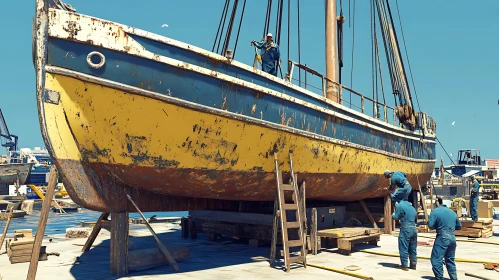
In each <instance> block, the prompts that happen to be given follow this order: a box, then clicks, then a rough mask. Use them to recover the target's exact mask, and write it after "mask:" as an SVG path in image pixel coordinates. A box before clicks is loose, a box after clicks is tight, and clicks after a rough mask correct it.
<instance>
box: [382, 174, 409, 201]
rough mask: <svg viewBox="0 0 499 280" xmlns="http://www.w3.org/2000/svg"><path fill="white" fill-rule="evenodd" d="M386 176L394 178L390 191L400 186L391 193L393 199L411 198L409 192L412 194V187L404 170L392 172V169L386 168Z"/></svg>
mask: <svg viewBox="0 0 499 280" xmlns="http://www.w3.org/2000/svg"><path fill="white" fill-rule="evenodd" d="M384 174H385V178H387V179H388V178H392V181H391V184H390V187H389V188H388V189H389V190H390V191H393V189H394V188H395V187H398V188H397V190H395V192H393V193H391V194H390V197H391V198H392V200H393V201H402V200H407V199H409V194H411V191H412V187H411V185H410V184H409V181H407V178H406V177H405V173H404V172H400V171H395V172H390V170H385V173H384Z"/></svg>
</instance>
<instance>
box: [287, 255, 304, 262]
mask: <svg viewBox="0 0 499 280" xmlns="http://www.w3.org/2000/svg"><path fill="white" fill-rule="evenodd" d="M303 259H304V258H303V256H294V257H289V262H290V263H297V262H301V263H302V262H303Z"/></svg>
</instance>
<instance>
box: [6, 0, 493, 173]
mask: <svg viewBox="0 0 499 280" xmlns="http://www.w3.org/2000/svg"><path fill="white" fill-rule="evenodd" d="M4 2H5V3H2V9H0V26H1V27H0V32H1V34H0V35H1V38H3V40H2V41H1V43H0V65H1V66H2V67H0V83H1V85H2V86H1V88H0V93H1V96H2V99H1V101H0V108H1V109H2V111H3V114H4V117H5V119H6V121H7V125H8V127H9V130H10V132H11V133H12V134H15V135H18V136H19V146H20V147H29V148H33V147H43V146H44V143H43V140H42V138H41V134H40V126H39V122H38V112H37V107H36V100H35V71H34V67H33V62H32V58H31V40H32V30H31V24H32V19H33V17H34V14H35V0H19V1H4ZM240 2H242V0H241V1H240ZM274 2H276V1H274ZM284 2H287V1H284ZM66 3H69V4H71V5H72V6H73V7H75V8H76V9H77V12H79V13H82V14H87V15H92V16H95V17H98V18H103V19H107V20H111V21H115V22H119V23H122V24H126V25H130V26H134V27H136V28H140V29H144V30H147V31H150V32H153V33H157V34H160V35H163V36H167V37H170V38H173V39H176V40H179V41H183V42H186V43H189V44H192V45H195V46H198V47H201V48H203V49H207V50H211V49H212V46H213V43H214V39H215V35H216V32H217V27H218V24H219V21H220V16H221V14H222V9H223V6H224V3H225V1H223V0H210V1H201V0H197V1H196V0H182V1H173V0H162V1H160V0H154V1H153V0H144V1H122V0H119V1H118V0H106V1H100V0H71V1H66ZM266 3H267V1H266V0H250V1H247V4H246V8H245V14H244V18H243V25H242V27H241V33H240V37H239V40H238V46H237V50H236V54H235V59H236V60H239V61H241V62H243V63H246V64H250V65H252V64H253V57H254V49H253V48H252V47H251V46H250V42H251V41H252V40H260V39H261V38H262V34H263V26H264V19H265V13H266V5H267V4H266ZM390 3H391V7H392V12H393V13H394V17H395V19H396V23H395V25H396V28H397V32H398V36H399V41H400V42H399V43H400V44H401V47H402V46H403V42H402V38H401V32H400V25H399V24H398V16H397V15H396V7H397V6H396V1H395V0H390ZM338 4H339V1H338ZM241 5H242V4H241ZM276 5H277V4H275V5H274V8H275V6H276ZM398 5H399V8H400V15H401V20H402V26H403V31H404V37H405V41H406V44H407V51H408V55H409V61H410V65H411V69H412V73H413V77H414V81H415V86H416V90H417V97H418V100H419V104H420V108H421V110H422V111H423V112H426V113H427V114H429V115H430V116H431V117H433V118H434V119H435V120H436V121H437V136H438V138H439V139H440V141H441V143H442V144H443V146H444V148H445V150H447V152H448V153H452V158H453V159H454V160H455V157H456V156H457V150H458V149H479V150H480V151H481V154H482V157H483V158H499V149H497V148H496V143H497V142H496V141H497V140H496V139H495V137H497V136H499V132H498V129H497V128H496V118H497V117H494V116H497V112H498V109H499V105H498V100H499V94H498V93H499V83H498V82H497V79H498V75H499V51H498V50H499V37H498V36H497V34H498V30H499V18H498V17H497V11H499V1H496V0H481V1H464V0H455V1H447V0H436V1H435V0H419V1H408V0H400V1H399V3H398ZM296 6H297V2H296V0H291V15H292V17H291V18H290V24H291V28H290V34H291V36H290V40H291V43H290V44H289V48H290V49H291V51H290V54H289V56H290V59H292V60H295V61H297V60H298V52H297V20H296V14H297V13H296V11H297V8H296ZM342 6H343V14H344V15H345V17H346V21H345V24H344V41H345V43H344V53H345V54H344V64H345V67H344V68H343V84H345V85H346V86H348V87H350V86H352V87H353V89H354V90H356V91H358V92H361V93H363V94H364V95H368V96H370V95H372V74H371V70H372V63H371V31H370V7H369V1H367V0H360V1H355V0H350V1H348V0H342ZM349 6H350V9H349ZM354 7H355V13H354ZM286 9H287V6H285V10H284V18H283V23H282V24H283V29H282V33H283V35H282V38H283V39H281V42H280V48H281V57H282V59H283V61H286V60H287V57H288V54H287V48H288V44H287V36H286V33H287V16H286V14H287V10H286ZM338 10H339V9H338ZM273 14H274V16H275V9H274V13H273ZM238 22H239V17H237V19H236V23H235V25H236V27H235V28H234V31H233V36H232V40H231V48H233V46H234V43H235V37H236V36H235V34H236V31H237V24H238ZM163 24H167V25H168V27H162V25H163ZM271 32H273V33H274V32H275V17H273V19H272V23H271ZM353 34H355V36H353ZM300 37H301V62H302V63H304V64H305V63H306V64H307V65H308V66H309V67H311V68H313V69H315V70H317V71H319V72H321V73H324V74H325V63H324V55H325V51H324V49H325V47H324V1H322V0H308V1H305V0H302V1H301V3H300ZM352 38H354V40H352ZM379 43H380V44H382V42H381V41H380V42H379ZM352 46H354V47H353V50H354V51H353V64H352ZM380 47H382V45H380ZM404 56H405V53H404ZM381 63H382V64H383V63H384V64H386V61H384V60H382V61H381ZM405 63H406V69H407V68H408V64H407V61H406V62H405ZM352 65H353V72H352ZM385 70H386V69H384V72H383V75H384V77H385V88H387V87H389V84H388V83H386V81H387V80H386V79H388V72H386V71H385ZM351 74H352V79H351V78H350V76H351ZM408 75H409V73H408ZM409 79H410V78H409ZM311 82H312V81H311ZM413 95H414V93H413ZM385 96H386V98H387V100H389V102H393V97H392V95H391V94H390V92H389V90H387V92H385ZM346 98H349V97H346ZM413 99H414V96H413ZM416 109H417V108H416ZM453 122H454V125H452V123H453ZM2 152H3V151H2ZM437 157H443V159H444V162H445V164H449V163H450V160H449V159H448V157H447V155H446V154H445V153H444V151H443V150H442V147H441V146H440V145H438V144H437Z"/></svg>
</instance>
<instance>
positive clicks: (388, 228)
mask: <svg viewBox="0 0 499 280" xmlns="http://www.w3.org/2000/svg"><path fill="white" fill-rule="evenodd" d="M383 223H384V224H385V233H386V234H391V233H392V199H391V197H390V196H389V195H388V196H386V197H385V217H384V220H383Z"/></svg>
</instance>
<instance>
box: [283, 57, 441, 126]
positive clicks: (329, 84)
mask: <svg viewBox="0 0 499 280" xmlns="http://www.w3.org/2000/svg"><path fill="white" fill-rule="evenodd" d="M295 67H296V68H298V69H299V70H298V71H300V70H303V72H304V75H303V78H301V79H297V78H296V77H294V76H293V74H295V73H294V70H295ZM307 74H310V75H312V76H315V77H318V78H319V79H320V80H319V81H317V80H316V82H315V83H314V84H312V83H309V82H308V80H309V79H307V78H308V77H307ZM285 79H286V80H288V81H289V82H292V83H294V84H298V85H299V86H301V87H303V88H305V89H308V90H310V91H312V92H314V93H317V94H319V95H322V96H324V97H327V95H328V94H329V95H330V96H331V95H332V97H334V99H336V100H337V101H338V103H339V104H342V105H345V106H347V107H350V108H354V109H356V110H357V111H359V112H361V113H363V114H366V115H367V110H366V108H368V107H366V103H369V104H368V105H369V106H371V108H372V111H370V112H372V116H373V117H374V118H376V119H382V120H383V121H384V122H385V123H393V125H396V126H400V121H399V119H398V117H397V115H396V111H395V108H393V107H391V106H389V105H387V104H385V103H383V102H379V101H378V100H375V99H373V98H370V97H367V96H364V95H362V94H360V93H358V92H357V91H355V90H353V89H350V88H347V87H345V86H344V85H341V84H339V83H338V82H335V81H332V80H331V79H329V78H327V77H325V76H324V75H322V74H320V73H319V72H317V71H315V70H313V69H311V68H309V67H307V66H306V65H303V64H300V63H297V62H295V61H292V60H289V61H288V73H286V77H285ZM318 84H320V86H319V85H318ZM345 91H346V92H348V93H350V94H351V96H355V97H357V101H358V103H354V101H355V100H353V101H352V102H350V101H347V100H345V99H344V98H343V96H344V92H345ZM359 103H360V104H359ZM380 111H381V112H380ZM416 117H417V129H418V130H424V132H425V133H426V134H431V135H434V134H435V133H436V122H435V121H434V120H433V119H432V118H430V117H429V116H428V115H426V114H425V113H423V112H418V113H417V116H416Z"/></svg>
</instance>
